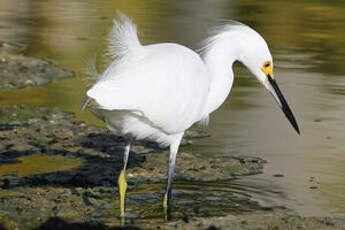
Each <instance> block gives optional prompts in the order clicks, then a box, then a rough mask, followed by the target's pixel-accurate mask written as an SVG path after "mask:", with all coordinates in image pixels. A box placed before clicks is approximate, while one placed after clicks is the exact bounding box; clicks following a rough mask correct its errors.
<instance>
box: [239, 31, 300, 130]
mask: <svg viewBox="0 0 345 230" xmlns="http://www.w3.org/2000/svg"><path fill="white" fill-rule="evenodd" d="M238 33H240V34H241V35H240V36H238V37H239V39H238V46H239V49H238V50H241V51H240V53H239V57H238V59H239V61H240V62H242V63H243V64H244V65H245V66H246V67H247V68H248V69H249V70H250V71H251V72H252V73H253V75H254V76H255V77H256V78H257V79H258V81H259V82H260V83H261V84H262V85H263V86H264V87H265V88H266V89H267V90H268V91H269V92H270V93H271V94H272V95H273V97H274V99H275V100H276V101H277V103H278V105H279V106H280V108H281V109H282V110H283V112H284V114H285V116H286V117H287V119H288V120H289V121H290V123H291V125H292V126H293V127H294V129H295V130H296V132H297V133H298V134H299V128H298V125H297V122H296V119H295V117H294V116H293V114H292V111H291V109H290V107H289V105H288V104H287V102H286V100H285V98H284V96H283V94H282V92H281V91H280V89H279V87H278V84H277V82H276V80H275V77H274V73H273V60H272V55H271V53H270V51H269V48H268V45H267V43H266V41H265V40H264V39H263V38H262V37H261V36H260V35H259V34H258V33H257V32H256V31H254V30H253V29H251V28H250V27H248V26H245V25H242V26H241V28H240V29H239V30H238Z"/></svg>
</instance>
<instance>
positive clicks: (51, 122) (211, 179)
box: [0, 43, 345, 230]
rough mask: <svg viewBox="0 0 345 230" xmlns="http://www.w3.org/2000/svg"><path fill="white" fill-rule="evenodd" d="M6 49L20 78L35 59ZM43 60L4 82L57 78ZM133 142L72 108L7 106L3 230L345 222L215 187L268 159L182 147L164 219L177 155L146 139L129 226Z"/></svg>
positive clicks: (1, 123)
mask: <svg viewBox="0 0 345 230" xmlns="http://www.w3.org/2000/svg"><path fill="white" fill-rule="evenodd" d="M0 52H1V55H4V56H1V58H4V62H3V63H1V64H0V65H1V68H2V67H3V66H7V67H6V68H5V70H4V69H1V70H0V71H5V72H6V71H8V72H11V74H12V76H18V74H19V72H20V71H21V70H20V68H21V66H20V65H18V63H21V62H22V60H24V59H25V58H27V57H24V56H21V55H17V54H13V52H18V48H16V47H11V46H10V45H7V43H2V44H1V48H0ZM6 55H8V56H6ZM11 55H14V56H11ZM29 59H31V58H29ZM27 60H28V59H27ZM12 61H13V63H12ZM10 62H11V63H10ZM43 62H44V61H41V60H38V59H31V61H28V62H26V61H23V63H24V64H23V63H22V64H21V65H26V63H31V64H32V65H31V64H28V65H27V66H26V67H25V68H26V70H25V71H26V73H30V74H31V75H30V74H27V75H26V76H33V77H32V78H28V79H29V80H30V81H32V82H31V83H25V81H26V80H28V79H26V80H23V79H20V80H18V81H17V80H14V81H13V82H11V83H9V82H10V81H7V80H1V81H0V88H1V87H2V88H19V87H26V86H32V85H39V84H44V83H47V81H46V80H47V79H51V78H50V77H42V76H44V75H40V73H41V72H42V71H41V70H42V69H40V68H41V67H40V68H38V67H37V66H43V67H42V68H43V69H44V68H46V67H44V66H49V64H47V63H46V62H44V63H46V64H42V63H43ZM16 63H17V64H16ZM40 63H41V64H40ZM11 66H12V67H11ZM12 68H13V69H12ZM25 68H24V69H25ZM49 68H50V67H49ZM54 68H55V67H54ZM37 70H40V71H37ZM55 70H56V69H55ZM55 70H54V71H55ZM16 71H17V72H16ZM18 71H19V72H18ZM22 71H24V70H22ZM54 71H50V72H49V71H48V70H47V72H49V74H48V75H49V76H50V75H52V73H56V72H59V71H60V70H56V71H55V72H54ZM43 72H46V71H43ZM3 73H4V72H2V73H1V74H2V76H5V75H6V74H3ZM11 74H9V75H8V76H10V75H11ZM58 75H59V74H58ZM22 76H23V75H22ZM36 77H37V79H38V80H37V81H36V80H35V79H36ZM4 79H9V78H6V77H5V78H4ZM39 79H44V83H42V81H41V80H39ZM48 81H49V80H48ZM23 82H24V83H23ZM206 137H207V134H206V133H204V132H200V131H188V132H187V133H186V135H185V137H184V139H183V142H182V143H183V145H189V144H192V142H193V139H194V138H206ZM124 146H125V141H124V139H123V138H121V137H119V136H115V135H113V134H111V133H110V132H109V131H108V130H107V129H106V128H102V127H97V126H92V125H87V124H86V123H84V122H82V121H76V120H75V119H74V114H73V113H70V112H63V111H59V110H56V109H53V108H40V107H24V106H12V107H2V108H0V230H1V229H6V230H7V229H8V230H10V229H344V228H345V227H344V226H345V225H344V221H342V220H336V219H332V218H324V217H322V218H304V217H299V216H289V215H286V214H281V213H279V214H276V213H275V211H274V210H273V209H272V208H263V207H261V206H260V205H259V204H258V203H257V202H255V201H253V200H252V199H251V197H250V196H248V195H246V194H244V193H240V192H236V191H232V190H227V189H224V188H223V187H224V186H222V187H219V189H209V188H210V185H212V184H214V183H216V182H217V183H219V182H220V181H228V180H233V179H236V178H238V177H241V176H248V175H253V174H258V173H262V172H263V170H264V164H265V161H264V160H263V159H260V158H256V157H246V156H241V154H238V155H233V156H232V157H230V158H226V159H212V160H210V159H206V158H203V157H202V156H198V155H192V154H190V153H188V152H185V151H184V150H183V147H182V148H181V151H180V153H179V155H178V158H177V166H176V181H175V183H174V188H175V190H173V202H172V205H173V211H172V221H170V222H165V221H164V217H163V211H162V207H161V203H162V197H163V193H164V189H165V178H166V173H167V165H168V157H169V152H168V151H167V149H162V148H160V147H159V146H158V145H157V144H155V143H152V142H147V141H138V142H134V143H133V144H132V148H131V152H130V155H129V163H128V171H127V176H128V192H127V196H126V217H127V218H126V227H124V228H121V227H119V225H120V220H119V217H118V215H119V201H118V194H117V177H118V175H119V173H120V171H121V169H122V162H123V161H122V160H123V159H122V158H123V155H122V153H123V150H124Z"/></svg>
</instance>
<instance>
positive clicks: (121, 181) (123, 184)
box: [118, 142, 131, 222]
mask: <svg viewBox="0 0 345 230" xmlns="http://www.w3.org/2000/svg"><path fill="white" fill-rule="evenodd" d="M130 147H131V144H130V143H129V142H127V143H126V147H125V152H124V154H123V169H122V170H121V173H120V176H119V178H118V186H119V187H118V188H119V195H120V217H121V222H124V218H125V195H126V190H127V181H126V168H127V162H128V156H129V149H130Z"/></svg>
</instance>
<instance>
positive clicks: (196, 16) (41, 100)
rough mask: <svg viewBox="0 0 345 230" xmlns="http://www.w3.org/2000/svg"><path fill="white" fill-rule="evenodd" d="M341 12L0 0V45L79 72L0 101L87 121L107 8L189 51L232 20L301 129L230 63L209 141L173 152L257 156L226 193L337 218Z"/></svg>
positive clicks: (247, 4) (298, 6) (344, 48)
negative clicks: (230, 83)
mask: <svg viewBox="0 0 345 230" xmlns="http://www.w3.org/2000/svg"><path fill="white" fill-rule="evenodd" d="M344 6H345V2H342V1H327V2H321V1H317V2H311V1H306V0H304V1H297V0H293V1H289V2H287V1H282V0H278V1H259V2H258V1H255V2H253V1H249V0H245V1H236V0H234V1H225V0H217V1H212V2H210V1H206V0H202V1H199V2H198V4H195V3H194V2H193V1H182V0H178V1H159V2H157V1H155V2H152V1H148V0H145V1H142V0H140V1H139V0H131V1H120V0H118V1H113V0H100V1H91V0H87V1H76V0H73V1H67V0H61V1H53V0H48V1H34V0H26V1H22V0H0V7H1V10H2V11H1V14H0V36H1V39H3V40H6V41H9V42H16V43H20V44H24V45H27V47H28V48H27V53H28V54H30V55H34V56H40V57H44V58H46V59H49V60H53V61H54V62H56V63H57V64H59V65H60V66H62V67H64V68H68V69H72V70H74V71H75V72H76V73H77V75H78V76H77V77H76V78H74V79H64V80H56V81H53V82H52V83H51V84H49V85H48V86H44V87H36V88H30V89H20V90H11V91H9V90H6V91H1V92H0V98H1V99H2V100H1V101H0V104H1V105H13V104H26V105H35V106H56V107H58V108H61V109H64V110H70V111H73V112H76V113H77V118H78V119H85V120H87V121H89V122H90V123H95V122H96V120H95V119H94V118H93V117H92V116H90V114H88V113H83V114H81V113H79V107H80V105H81V101H82V98H83V96H84V93H85V91H86V84H85V83H84V82H83V81H82V78H83V77H82V76H83V74H82V73H83V72H84V71H85V69H86V66H87V60H88V59H90V58H93V57H94V56H95V55H96V56H99V57H100V58H99V59H98V60H100V61H99V63H98V65H99V67H100V68H103V67H104V66H105V62H106V60H103V59H104V58H102V56H101V53H102V49H103V48H104V42H103V39H104V37H105V35H106V33H107V31H108V30H109V29H110V25H111V20H112V18H113V16H114V15H115V10H116V9H121V10H122V11H124V12H125V13H127V14H128V15H131V16H132V17H133V18H134V20H135V21H136V22H137V23H138V26H139V33H140V37H141V38H142V40H143V41H144V43H151V42H163V41H175V42H179V43H181V44H184V45H187V46H189V47H192V48H196V47H197V44H198V42H200V41H201V38H202V37H204V36H205V35H206V31H207V29H208V28H209V26H210V25H211V24H213V23H214V22H215V21H217V19H224V18H227V19H235V20H240V21H242V22H244V23H247V24H249V25H250V26H252V27H253V28H254V29H256V30H257V31H259V32H260V33H261V34H262V35H263V37H265V39H266V40H267V41H268V43H269V44H270V46H271V48H272V53H273V56H274V59H275V67H276V68H275V76H276V78H277V81H278V83H280V87H281V89H282V91H283V93H284V95H285V96H286V98H287V101H289V103H290V104H291V105H292V107H293V108H292V109H293V111H294V114H295V116H296V118H297V120H298V122H299V124H300V125H301V127H300V128H301V136H297V135H295V133H294V131H293V130H292V129H291V127H290V126H289V124H288V122H287V121H286V119H285V118H284V117H283V115H282V114H281V112H280V111H279V108H278V106H276V105H275V102H274V100H273V99H272V98H271V96H269V95H268V94H267V93H266V92H265V91H264V90H262V89H261V88H260V87H261V86H259V84H258V83H257V82H256V81H255V80H254V78H253V77H252V76H251V75H250V74H249V73H248V72H247V71H246V70H244V68H243V67H242V66H241V65H240V64H235V75H237V78H235V82H234V88H233V90H232V92H231V97H230V98H229V99H228V100H227V101H226V102H225V103H224V105H223V106H222V108H221V109H219V110H218V111H217V112H216V113H215V114H213V115H212V116H211V125H210V128H209V131H210V133H211V135H212V136H211V137H210V138H207V139H202V140H199V141H195V143H194V145H193V146H189V147H184V148H182V151H192V152H195V153H202V154H203V155H204V156H205V157H224V156H225V157H226V156H227V155H229V154H242V155H256V156H260V157H263V158H264V159H267V160H268V163H267V165H266V168H265V173H264V174H263V175H258V176H254V177H250V178H245V179H242V180H238V181H236V182H235V184H236V186H235V187H232V188H234V189H235V190H238V191H241V190H242V189H244V190H245V191H246V192H249V193H250V194H252V195H253V196H254V197H255V198H256V199H257V200H259V201H260V202H262V203H263V204H265V205H273V206H285V207H287V208H289V209H292V210H293V211H297V212H299V213H300V214H305V215H324V214H327V215H334V216H344V215H345V207H344V202H343V200H344V199H345V197H344V194H345V182H344V180H343V175H344V174H345V167H344V164H345V155H344V152H345V146H344V144H343V143H344V135H343V134H344V133H345V125H344V117H345V116H344V115H345V112H344V109H343V108H344V107H345V100H344V99H343V96H344V94H345V92H344V86H345V78H344V75H345V66H344V64H343V63H344V60H345V55H344V54H345V44H344V43H345V39H344V29H343V28H344V26H345V20H344V19H345V14H344V13H343V9H344ZM281 9H284V10H281ZM275 174H282V175H283V177H273V175H275ZM215 186H220V187H227V186H228V185H227V184H226V183H225V184H219V185H218V184H215ZM186 187H187V186H186ZM230 187H231V186H230ZM195 189H198V188H195Z"/></svg>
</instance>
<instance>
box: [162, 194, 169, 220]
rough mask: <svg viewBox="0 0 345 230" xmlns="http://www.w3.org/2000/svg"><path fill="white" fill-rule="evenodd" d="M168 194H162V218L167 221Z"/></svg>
mask: <svg viewBox="0 0 345 230" xmlns="http://www.w3.org/2000/svg"><path fill="white" fill-rule="evenodd" d="M168 208H169V207H168V194H167V193H165V194H164V199H163V212H164V219H165V220H166V221H167V220H168Z"/></svg>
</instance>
